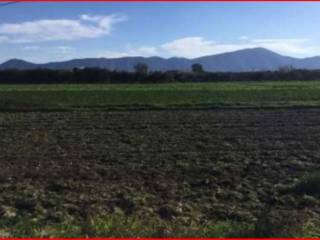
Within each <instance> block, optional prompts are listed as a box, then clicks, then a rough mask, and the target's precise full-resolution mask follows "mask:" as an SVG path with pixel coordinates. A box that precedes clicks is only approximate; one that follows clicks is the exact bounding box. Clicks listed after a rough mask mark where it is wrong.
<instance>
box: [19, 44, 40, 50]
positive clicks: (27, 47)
mask: <svg viewBox="0 0 320 240" xmlns="http://www.w3.org/2000/svg"><path fill="white" fill-rule="evenodd" d="M39 49H40V47H39V46H36V45H30V46H25V47H23V50H27V51H36V50H39Z"/></svg>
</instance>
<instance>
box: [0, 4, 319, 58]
mask: <svg viewBox="0 0 320 240" xmlns="http://www.w3.org/2000/svg"><path fill="white" fill-rule="evenodd" d="M319 22H320V2H319V3H317V2H314V3H312V2H306V3H303V2H300V3H267V2H265V3H246V2H243V3H208V2H207V3H206V2H198V3H196V2H193V3H181V2H180V3H179V2H176V3H168V2H166V3H165V2H162V3H141V2H140V3H139V2H136V3H125V2H123V3H107V2H106V3H98V2H95V3H94V2H92V3H88V2H87V3H80V2H79V3H52V2H51V3H17V4H13V5H8V6H6V7H2V8H0V52H1V54H0V62H3V61H5V60H8V59H11V58H21V59H25V60H29V61H33V62H47V61H60V60H67V59H72V58H83V57H110V58H112V57H122V56H155V55H157V56H162V57H172V56H176V57H187V58H194V57H199V56H204V55H211V54H217V53H222V52H228V51H234V50H238V49H243V48H252V47H265V48H268V49H270V50H273V51H276V52H278V53H281V54H284V55H288V56H295V57H309V56H315V55H320V31H319Z"/></svg>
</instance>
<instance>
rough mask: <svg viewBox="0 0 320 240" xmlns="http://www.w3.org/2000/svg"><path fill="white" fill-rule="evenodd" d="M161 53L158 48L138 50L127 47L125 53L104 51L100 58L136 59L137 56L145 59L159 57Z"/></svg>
mask: <svg viewBox="0 0 320 240" xmlns="http://www.w3.org/2000/svg"><path fill="white" fill-rule="evenodd" d="M158 54H159V52H158V50H157V47H151V46H142V47H138V48H132V47H131V46H127V47H126V50H125V51H110V50H107V51H104V52H103V53H102V54H100V55H99V57H106V58H121V57H135V56H143V57H152V56H156V55H158Z"/></svg>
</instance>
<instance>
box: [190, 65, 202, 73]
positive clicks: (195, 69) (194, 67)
mask: <svg viewBox="0 0 320 240" xmlns="http://www.w3.org/2000/svg"><path fill="white" fill-rule="evenodd" d="M191 68H192V72H193V73H203V72H204V70H203V67H202V65H201V64H199V63H195V64H192V66H191Z"/></svg>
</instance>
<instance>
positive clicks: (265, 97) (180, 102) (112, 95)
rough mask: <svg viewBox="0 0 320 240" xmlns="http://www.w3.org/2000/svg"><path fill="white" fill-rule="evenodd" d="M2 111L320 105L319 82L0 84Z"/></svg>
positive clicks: (0, 107)
mask: <svg viewBox="0 0 320 240" xmlns="http://www.w3.org/2000/svg"><path fill="white" fill-rule="evenodd" d="M0 99H1V102H0V109H2V110H4V109H30V108H31V109H35V108H39V109H69V108H77V107H86V108H100V107H101V108H110V107H128V106H132V107H138V106H141V107H142V106H143V107H155V108H156V107H159V108H161V107H175V106H178V107H179V106H180V107H182V106H183V107H219V106H318V105H320V81H307V82H302V81H299V82H298V81H290V82H228V83H223V82H216V83H175V84H132V85H128V84H109V85H107V84H104V85H101V84H79V85H74V84H70V85H0Z"/></svg>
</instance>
